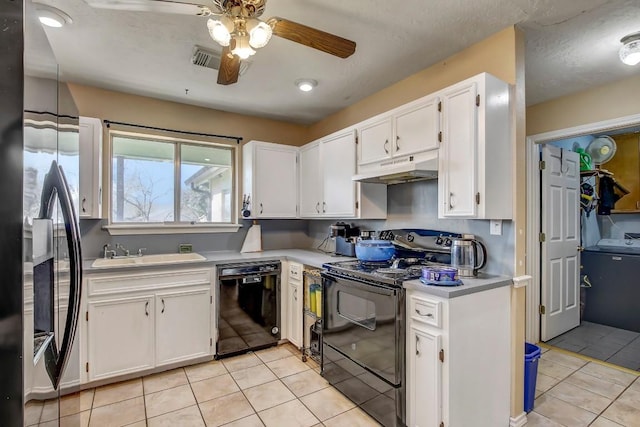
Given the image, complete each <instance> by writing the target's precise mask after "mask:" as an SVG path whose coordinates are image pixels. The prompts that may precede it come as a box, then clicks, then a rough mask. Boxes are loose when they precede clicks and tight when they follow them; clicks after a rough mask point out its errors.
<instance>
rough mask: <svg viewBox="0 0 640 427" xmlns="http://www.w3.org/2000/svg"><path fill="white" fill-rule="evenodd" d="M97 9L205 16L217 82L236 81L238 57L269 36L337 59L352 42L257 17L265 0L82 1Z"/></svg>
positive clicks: (244, 56) (344, 55) (348, 53)
mask: <svg viewBox="0 0 640 427" xmlns="http://www.w3.org/2000/svg"><path fill="white" fill-rule="evenodd" d="M84 1H85V2H86V3H87V4H89V6H91V7H94V8H100V9H117V10H129V11H144V12H162V13H176V14H184V15H197V16H204V17H209V19H208V20H207V28H208V29H209V34H210V35H211V38H213V40H215V41H216V42H218V44H220V45H221V46H222V55H221V58H220V67H219V69H218V84H221V85H230V84H233V83H236V82H237V81H238V75H239V73H240V60H242V59H247V58H248V57H249V56H251V55H253V54H255V52H256V51H255V49H260V48H261V47H264V46H266V45H267V43H268V42H269V40H270V39H271V36H272V35H276V36H278V37H282V38H285V39H287V40H291V41H293V42H296V43H300V44H302V45H305V46H309V47H312V48H314V49H317V50H321V51H323V52H326V53H329V54H331V55H335V56H337V57H340V58H347V57H349V56H351V55H352V54H353V53H354V52H355V50H356V44H355V42H353V41H351V40H347V39H344V38H342V37H339V36H336V35H334V34H330V33H327V32H324V31H321V30H317V29H315V28H311V27H307V26H306V25H302V24H298V23H296V22H293V21H289V20H287V19H283V18H279V17H273V18H269V19H267V20H266V21H262V20H260V19H259V17H260V16H262V14H263V13H264V9H265V6H266V3H267V0H207V1H208V2H210V3H211V6H206V5H201V4H194V3H183V2H179V1H171V0H84Z"/></svg>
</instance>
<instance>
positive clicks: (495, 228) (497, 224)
mask: <svg viewBox="0 0 640 427" xmlns="http://www.w3.org/2000/svg"><path fill="white" fill-rule="evenodd" d="M489 234H493V235H496V236H501V235H502V220H501V219H492V220H491V221H490V222H489Z"/></svg>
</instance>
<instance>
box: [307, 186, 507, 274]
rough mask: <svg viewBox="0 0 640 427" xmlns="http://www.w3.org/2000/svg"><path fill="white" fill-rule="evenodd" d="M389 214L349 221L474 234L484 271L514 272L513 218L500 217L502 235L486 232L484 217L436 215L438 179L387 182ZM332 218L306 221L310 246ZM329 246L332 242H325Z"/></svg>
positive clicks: (326, 230)
mask: <svg viewBox="0 0 640 427" xmlns="http://www.w3.org/2000/svg"><path fill="white" fill-rule="evenodd" d="M387 191H388V193H387V204H388V205H387V206H388V215H387V219H386V220H361V221H349V220H347V221H346V222H349V223H352V224H354V225H357V226H359V227H360V228H361V229H364V230H385V229H394V228H427V229H435V230H442V231H449V232H454V233H467V234H474V235H475V236H476V237H478V238H479V240H481V241H482V242H483V243H484V244H485V245H486V246H487V252H488V254H489V259H488V261H487V265H486V267H485V268H484V269H483V271H484V272H486V273H492V274H505V275H511V274H513V265H514V237H515V236H514V232H513V222H512V221H502V235H500V236H494V235H491V234H490V233H489V221H487V220H461V219H438V206H437V203H438V182H437V181H419V182H413V183H407V184H396V185H390V186H389V187H388V189H387ZM333 222H334V221H309V236H310V237H311V238H312V239H313V247H317V246H318V245H320V244H321V243H322V242H323V240H324V239H325V238H326V237H327V236H328V235H329V225H330V224H332V223H333ZM328 246H329V248H330V249H333V246H332V245H331V244H330V245H328Z"/></svg>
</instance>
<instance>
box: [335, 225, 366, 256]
mask: <svg viewBox="0 0 640 427" xmlns="http://www.w3.org/2000/svg"><path fill="white" fill-rule="evenodd" d="M359 234H360V229H359V228H358V227H354V226H353V225H351V224H347V223H346V222H342V221H338V222H336V223H334V224H331V225H330V226H329V236H330V237H331V238H332V239H333V240H334V241H335V242H336V249H335V254H336V255H343V256H350V257H355V256H356V237H357V236H358V235H359Z"/></svg>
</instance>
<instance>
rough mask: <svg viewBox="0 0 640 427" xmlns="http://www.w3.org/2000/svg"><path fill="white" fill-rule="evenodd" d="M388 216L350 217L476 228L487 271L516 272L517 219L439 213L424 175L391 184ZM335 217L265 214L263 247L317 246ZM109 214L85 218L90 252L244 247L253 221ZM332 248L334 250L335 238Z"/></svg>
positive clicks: (370, 223)
mask: <svg viewBox="0 0 640 427" xmlns="http://www.w3.org/2000/svg"><path fill="white" fill-rule="evenodd" d="M387 191H388V202H387V203H388V218H387V219H386V220H367V221H365V220H362V221H350V220H346V221H347V222H350V223H353V224H355V225H357V226H359V227H360V228H361V229H367V230H385V229H393V228H428V229H435V230H443V231H450V232H455V233H468V234H474V235H475V236H476V237H478V238H479V239H480V240H481V241H482V242H483V243H484V244H485V245H486V246H487V252H488V254H489V259H488V261H487V266H486V267H485V268H484V269H483V271H485V272H487V273H492V274H506V275H510V274H512V273H513V264H514V231H513V222H512V221H503V222H502V235H500V236H494V235H491V234H490V233H489V221H486V220H455V219H446V220H442V219H438V209H437V200H438V184H437V181H420V182H414V183H407V184H398V185H391V186H389V187H388V190H387ZM334 222H335V221H334V220H261V221H260V222H259V223H260V225H261V229H262V246H263V249H265V250H268V249H288V248H298V249H309V248H312V249H315V248H317V247H318V246H319V245H320V244H321V243H322V242H323V241H324V239H325V238H327V237H328V235H329V225H330V224H332V223H334ZM105 224H106V221H105V220H81V221H80V231H81V235H82V253H83V256H84V258H86V259H90V258H98V257H100V256H102V247H103V245H104V244H105V243H109V244H110V245H111V246H112V247H113V246H115V244H116V243H120V244H121V245H123V246H125V247H126V248H128V249H129V250H130V251H131V252H132V253H135V252H136V251H137V250H138V248H141V247H143V248H147V250H146V252H145V253H148V254H154V253H168V252H177V251H178V245H179V244H180V243H190V244H192V245H193V250H194V251H196V252H208V251H239V250H240V249H241V248H242V243H243V242H244V238H245V235H246V234H247V230H248V229H249V227H250V226H251V221H249V220H243V221H242V225H243V227H242V228H241V229H240V230H238V232H236V233H211V234H168V235H139V236H138V235H137V236H111V235H110V234H109V233H108V232H107V231H106V230H103V229H102V227H103V226H104V225H105ZM327 249H329V250H333V242H328V245H327Z"/></svg>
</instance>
